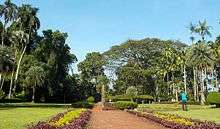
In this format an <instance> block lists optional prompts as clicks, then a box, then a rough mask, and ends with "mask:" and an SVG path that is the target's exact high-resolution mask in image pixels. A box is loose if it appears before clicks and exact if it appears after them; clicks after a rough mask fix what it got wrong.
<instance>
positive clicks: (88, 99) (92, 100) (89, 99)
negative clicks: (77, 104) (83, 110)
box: [86, 96, 95, 103]
mask: <svg viewBox="0 0 220 129" xmlns="http://www.w3.org/2000/svg"><path fill="white" fill-rule="evenodd" d="M86 101H87V102H89V103H94V102H95V99H94V97H92V96H90V97H89V98H87V100H86Z"/></svg>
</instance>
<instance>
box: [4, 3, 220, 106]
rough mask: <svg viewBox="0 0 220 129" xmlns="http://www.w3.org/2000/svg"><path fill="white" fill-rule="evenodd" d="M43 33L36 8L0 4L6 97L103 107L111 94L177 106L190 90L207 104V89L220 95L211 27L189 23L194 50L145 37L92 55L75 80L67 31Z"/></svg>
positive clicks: (218, 56)
mask: <svg viewBox="0 0 220 129" xmlns="http://www.w3.org/2000/svg"><path fill="white" fill-rule="evenodd" d="M39 28H40V19H39V18H38V8H35V7H32V6H31V5H28V4H23V5H21V6H17V5H16V4H14V3H12V2H11V0H6V1H5V2H4V3H3V4H2V5H0V35H1V38H0V42H1V45H0V98H1V96H2V94H3V93H4V94H5V95H4V97H5V98H9V99H10V98H13V97H16V96H20V95H23V96H25V98H26V99H28V100H32V101H46V102H53V101H54V102H63V101H64V102H67V101H68V102H73V101H78V100H85V99H87V98H88V97H90V96H93V97H95V99H96V100H102V101H103V102H104V101H105V98H106V95H123V94H131V95H132V96H133V95H151V96H153V97H154V99H155V101H161V100H164V101H178V94H179V92H180V91H185V92H187V93H188V94H189V96H190V100H193V101H200V102H201V103H202V104H203V103H204V102H205V99H206V96H207V93H208V92H209V91H217V90H219V76H220V70H219V67H220V65H219V64H220V36H219V37H217V38H216V40H215V41H207V40H206V37H207V36H211V32H210V29H211V27H210V26H208V24H207V22H206V21H203V22H201V21H199V22H198V24H190V26H189V30H190V32H191V37H190V39H191V43H188V45H186V44H185V43H182V42H180V41H172V40H161V39H157V38H146V39H142V40H128V41H126V42H125V43H122V44H120V45H116V46H112V47H111V48H110V49H109V50H108V51H106V52H104V53H99V52H92V53H88V54H87V55H86V59H85V60H83V61H82V62H80V63H79V64H78V70H79V72H80V73H79V74H74V73H72V74H70V72H71V65H72V64H73V63H75V62H76V61H77V58H76V56H75V55H74V54H72V53H71V52H70V47H69V46H68V44H67V43H66V39H67V37H68V35H67V33H63V32H60V31H58V30H57V31H53V30H50V29H48V30H44V31H43V32H42V35H39V34H38V30H39ZM195 37H199V38H198V39H196V38H195ZM189 44H190V45H189ZM101 96H102V97H101Z"/></svg>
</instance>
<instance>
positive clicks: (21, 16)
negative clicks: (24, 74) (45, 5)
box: [13, 5, 40, 92]
mask: <svg viewBox="0 0 220 129" xmlns="http://www.w3.org/2000/svg"><path fill="white" fill-rule="evenodd" d="M37 12H38V8H33V7H31V6H30V5H22V7H19V8H18V23H19V24H18V25H19V28H20V30H23V31H24V32H23V34H21V35H20V36H21V37H20V39H21V41H20V44H21V45H22V46H21V47H20V48H21V49H20V50H21V51H20V52H21V54H20V57H19V59H18V62H17V69H16V73H15V86H14V89H13V91H14V92H15V90H16V86H17V80H18V74H19V70H20V66H21V61H22V59H23V57H24V54H25V52H26V49H27V46H28V45H29V44H30V41H33V40H34V39H33V38H34V35H35V34H36V32H37V30H38V29H39V28H40V20H39V19H38V17H37ZM25 33H26V34H28V36H27V40H26V42H22V39H23V38H24V35H25Z"/></svg>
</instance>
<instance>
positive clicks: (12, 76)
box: [8, 69, 14, 99]
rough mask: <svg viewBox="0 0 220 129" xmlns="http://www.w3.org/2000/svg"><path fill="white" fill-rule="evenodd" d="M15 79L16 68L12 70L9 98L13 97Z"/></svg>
mask: <svg viewBox="0 0 220 129" xmlns="http://www.w3.org/2000/svg"><path fill="white" fill-rule="evenodd" d="M13 79H14V69H13V70H12V74H11V81H10V88H9V93H8V98H9V99H10V98H11V93H12V86H13Z"/></svg>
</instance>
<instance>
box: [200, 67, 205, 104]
mask: <svg viewBox="0 0 220 129" xmlns="http://www.w3.org/2000/svg"><path fill="white" fill-rule="evenodd" d="M200 86H201V87H200V88H201V104H202V105H204V102H205V95H204V80H203V68H202V69H201V71H200Z"/></svg>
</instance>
